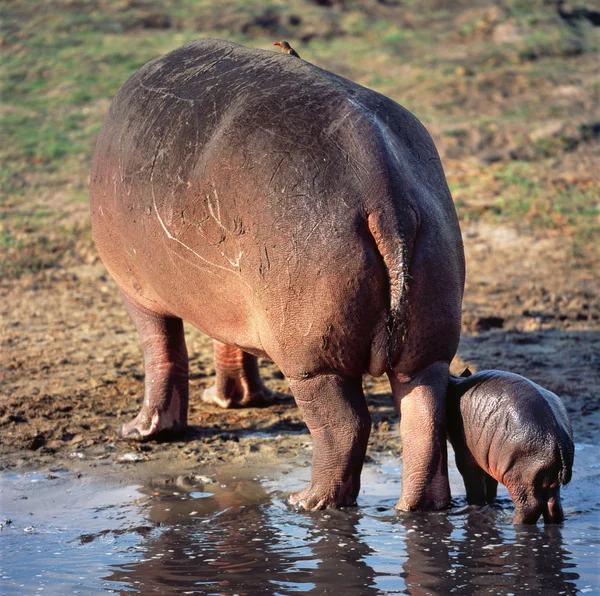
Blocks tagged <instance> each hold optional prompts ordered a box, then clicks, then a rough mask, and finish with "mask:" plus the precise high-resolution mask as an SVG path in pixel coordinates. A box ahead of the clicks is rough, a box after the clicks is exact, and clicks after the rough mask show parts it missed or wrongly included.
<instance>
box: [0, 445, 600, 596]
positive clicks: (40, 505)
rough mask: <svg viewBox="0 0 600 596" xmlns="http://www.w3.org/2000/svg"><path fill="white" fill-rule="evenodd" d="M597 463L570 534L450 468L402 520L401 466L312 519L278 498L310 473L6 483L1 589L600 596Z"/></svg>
mask: <svg viewBox="0 0 600 596" xmlns="http://www.w3.org/2000/svg"><path fill="white" fill-rule="evenodd" d="M599 456H600V447H599V446H597V445H578V446H577V454H576V464H575V471H574V474H573V481H572V483H571V485H570V486H569V487H567V489H566V490H565V491H564V502H565V509H566V514H567V515H568V519H567V521H566V522H565V524H564V525H562V526H547V527H544V526H543V525H542V524H541V523H540V524H539V525H538V526H537V527H531V528H523V527H522V528H519V529H515V528H514V527H513V526H512V525H511V523H510V520H511V517H512V512H513V510H512V505H511V503H510V500H509V499H508V496H507V494H506V492H505V491H501V492H500V498H499V503H498V505H497V506H494V507H487V508H472V507H468V506H466V504H465V500H464V489H463V488H462V486H461V482H460V478H459V476H458V473H457V472H456V470H455V469H452V470H451V483H452V491H453V495H455V498H454V500H453V507H452V508H451V509H450V510H449V511H446V512H441V513H428V514H396V513H394V512H393V511H392V510H391V507H392V506H393V505H394V503H395V502H396V500H397V497H398V493H399V489H400V485H399V478H400V467H399V465H398V463H397V461H396V460H391V459H390V460H384V461H382V462H378V463H376V464H375V463H373V464H368V465H367V466H366V468H365V472H364V476H363V490H362V492H361V496H360V507H358V508H356V509H351V510H343V511H325V512H316V513H296V512H293V511H290V510H289V509H288V507H287V506H286V505H285V502H284V498H285V495H286V494H287V491H288V490H290V489H295V488H300V487H301V486H303V484H304V483H305V482H306V480H307V479H308V477H309V474H310V471H309V468H308V467H305V466H304V465H302V464H300V465H295V466H292V465H291V464H287V465H285V466H279V467H277V468H268V469H266V468H262V469H260V470H252V469H239V468H237V469H233V468H229V469H225V468H220V469H218V470H213V471H206V470H202V472H201V474H202V475H199V474H200V472H198V470H195V471H194V472H191V473H190V472H189V471H188V473H187V474H184V475H181V474H180V475H175V474H172V475H171V474H168V473H165V472H168V471H165V470H162V473H161V474H159V473H158V472H157V471H152V473H151V477H148V478H146V479H143V480H136V481H134V480H130V481H127V477H128V476H129V478H134V476H133V471H134V470H135V472H136V476H135V477H136V478H138V479H139V478H140V476H139V470H140V467H135V468H134V467H133V466H140V464H130V466H125V467H122V468H120V470H121V474H120V475H119V476H114V475H113V476H111V475H110V474H108V475H107V474H102V473H98V474H90V473H87V474H84V475H82V476H80V477H77V475H76V474H72V473H60V472H54V473H52V474H51V475H50V477H48V475H47V473H44V474H41V473H37V474H36V473H28V474H14V473H13V474H11V473H4V474H3V475H2V476H1V477H0V480H1V493H0V499H1V501H0V503H1V511H2V514H1V516H0V518H1V519H3V520H4V521H3V522H2V530H1V532H0V548H1V549H2V557H1V559H0V593H2V594H4V595H8V594H18V595H25V594H96V593H104V592H108V593H123V594H130V593H131V594H151V593H158V594H175V593H177V594H218V595H233V594H239V595H242V594H273V595H275V594H293V593H306V592H308V593H314V594H361V595H363V594H364V595H371V594H373V595H374V594H398V593H410V594H515V595H516V594H544V595H546V594H574V593H590V594H598V593H600V576H599V574H600V572H599V565H600V491H599V486H600V463H599V462H600V457H599ZM144 465H146V464H144ZM112 467H114V466H112ZM128 471H129V472H128ZM53 476H54V477H53ZM124 478H125V480H124ZM142 478H143V477H142ZM9 520H10V521H9Z"/></svg>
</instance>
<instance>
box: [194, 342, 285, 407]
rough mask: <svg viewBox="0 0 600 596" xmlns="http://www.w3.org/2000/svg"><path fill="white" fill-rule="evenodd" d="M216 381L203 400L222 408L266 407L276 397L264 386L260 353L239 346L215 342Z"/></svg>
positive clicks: (203, 396) (205, 393) (207, 390)
mask: <svg viewBox="0 0 600 596" xmlns="http://www.w3.org/2000/svg"><path fill="white" fill-rule="evenodd" d="M213 349H214V358H215V375H216V380H215V384H214V385H213V386H212V387H210V388H209V389H206V390H205V391H204V394H203V395H202V400H203V401H204V402H206V403H210V404H213V405H216V406H219V407H221V408H243V407H249V406H262V405H266V404H268V403H269V402H270V401H271V400H272V399H273V392H272V391H271V390H270V389H267V387H265V386H264V385H263V382H262V380H261V378H260V375H259V372H258V363H257V361H256V356H253V355H252V354H248V353H247V352H244V351H243V350H240V349H239V348H234V347H233V346H228V345H226V344H223V343H221V342H220V341H216V340H214V341H213Z"/></svg>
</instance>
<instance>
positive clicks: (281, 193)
mask: <svg viewBox="0 0 600 596" xmlns="http://www.w3.org/2000/svg"><path fill="white" fill-rule="evenodd" d="M90 192H91V212H92V227H93V233H94V239H95V241H96V245H97V248H98V251H99V253H100V255H101V257H102V260H103V261H104V263H105V265H106V267H107V269H108V270H109V272H110V274H111V275H112V276H113V278H114V279H115V281H116V283H117V284H118V286H119V288H120V290H121V293H122V295H123V298H124V301H125V304H126V307H127V309H128V311H129V313H130V315H131V317H132V319H133V320H134V322H135V324H136V326H137V328H138V331H139V333H140V336H141V339H142V343H143V346H144V360H145V370H146V389H145V395H144V401H143V404H142V408H141V410H140V413H139V414H138V416H137V417H136V418H135V419H134V420H132V421H131V422H128V423H126V424H124V425H123V427H122V429H121V433H122V435H123V436H125V437H127V438H134V439H136V438H137V439H144V438H147V437H153V436H156V435H157V434H158V433H164V432H181V431H182V430H183V429H184V428H185V426H186V424H187V408H188V357H187V351H186V346H185V340H184V335H183V326H182V320H186V321H188V322H190V323H191V324H193V325H194V326H195V327H197V328H198V329H199V330H201V331H202V332H204V333H206V334H207V335H209V336H211V337H212V338H214V339H215V340H216V341H215V352H216V358H215V368H216V372H217V383H216V385H215V387H213V388H212V389H211V390H209V391H208V392H207V393H206V394H205V396H204V399H205V400H207V401H209V402H211V403H214V404H217V405H220V406H222V407H241V406H248V405H254V404H256V403H259V402H262V401H264V399H265V398H268V391H267V390H266V389H265V387H264V385H263V384H262V381H261V380H260V377H259V376H258V369H257V366H256V356H263V357H267V358H269V359H271V360H273V361H274V362H275V363H276V364H277V365H278V366H279V367H280V368H281V370H282V371H283V373H284V374H285V375H286V377H287V378H288V379H289V382H290V387H291V389H292V391H293V393H294V396H295V398H296V401H297V403H298V405H299V407H300V409H301V410H302V413H303V415H304V418H305V421H306V423H307V425H308V427H309V429H310V431H311V434H312V437H313V443H314V457H313V469H312V481H311V485H310V486H309V487H308V488H307V489H306V490H304V491H300V492H299V493H297V494H295V495H292V497H291V502H292V503H294V504H296V505H298V506H300V507H303V508H305V509H318V508H321V507H338V506H343V505H350V504H353V503H354V502H355V500H356V496H357V495H358V491H359V487H360V472H361V468H362V464H363V460H364V455H365V450H366V446H367V441H368V436H369V432H370V426H371V422H370V417H369V412H368V408H367V405H366V402H365V397H364V395H363V391H362V384H361V378H362V375H363V374H364V373H365V372H367V371H368V372H370V373H371V374H373V375H382V374H384V373H385V374H387V375H388V376H389V378H390V382H391V384H392V388H393V393H394V397H395V400H396V402H397V403H398V405H399V407H400V409H401V412H402V423H401V434H402V438H403V443H404V466H403V469H404V472H403V489H402V497H401V499H400V501H399V503H398V507H399V508H402V509H418V508H441V507H445V506H447V504H448V501H449V497H450V493H449V486H448V478H447V461H446V458H447V452H446V439H445V437H446V429H445V405H444V402H445V394H446V388H447V384H448V378H449V363H450V361H451V360H452V357H453V356H454V354H455V352H456V349H457V346H458V340H459V333H460V319H461V301H462V292H463V286H464V256H463V247H462V239H461V235H460V230H459V226H458V221H457V217H456V212H455V209H454V205H453V203H452V198H451V196H450V193H449V191H448V187H447V185H446V181H445V177H444V173H443V170H442V166H441V163H440V159H439V156H438V154H437V151H436V149H435V146H434V144H433V142H432V140H431V138H430V137H429V135H428V134H427V132H426V131H425V129H424V128H423V126H422V125H421V124H420V123H419V122H418V120H417V119H416V118H415V117H414V116H413V115H412V114H410V113H409V112H407V111H406V110H405V109H404V108H402V107H401V106H399V105H398V104H396V103H394V102H393V101H391V100H390V99H388V98H386V97H384V96H382V95H379V94H378V93H375V92H373V91H370V90H368V89H365V88H363V87H361V86H359V85H356V84H355V83H352V82H351V81H348V80H346V79H343V78H341V77H338V76H336V75H334V74H332V73H329V72H327V71H324V70H321V69H319V68H317V67H315V66H313V65H311V64H309V63H307V62H305V61H303V60H299V59H298V58H295V57H294V56H289V55H285V54H278V53H277V54H276V53H273V52H266V51H261V50H253V49H248V48H244V47H242V46H238V45H236V44H232V43H228V42H224V41H219V40H208V39H206V40H199V41H195V42H192V43H190V44H187V45H186V46H183V47H182V48H179V49H178V50H175V51H173V52H171V53H169V54H167V55H166V56H163V57H161V58H158V59H156V60H154V61H152V62H150V63H149V64H147V65H146V66H144V67H143V68H142V69H140V70H139V71H138V72H137V73H136V74H134V75H133V76H132V77H131V78H130V79H129V80H128V81H127V82H126V83H125V84H124V85H123V87H122V88H121V89H120V90H119V92H118V93H117V95H116V97H115V98H114V100H113V102H112V104H111V107H110V110H109V113H108V115H107V117H106V120H105V122H104V125H103V128H102V131H101V133H100V136H99V138H98V142H97V146H96V152H95V155H94V160H93V167H92V174H91V185H90Z"/></svg>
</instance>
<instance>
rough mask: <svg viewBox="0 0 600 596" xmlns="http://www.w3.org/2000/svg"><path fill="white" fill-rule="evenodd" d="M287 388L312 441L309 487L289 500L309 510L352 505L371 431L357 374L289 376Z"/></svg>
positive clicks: (354, 501) (356, 492)
mask: <svg viewBox="0 0 600 596" xmlns="http://www.w3.org/2000/svg"><path fill="white" fill-rule="evenodd" d="M290 388H291V390H292V393H293V394H294V397H295V399H296V403H297V404H298V407H299V408H300V411H301V412H302V415H303V417H304V421H305V422H306V425H307V426H308V429H309V430H310V434H311V436H312V439H313V460H312V470H311V483H310V486H308V487H307V488H305V489H304V490H301V491H299V492H297V493H294V494H292V495H291V496H290V499H289V501H290V504H292V505H297V506H299V507H301V508H302V509H305V510H307V511H313V510H316V509H324V508H326V507H344V506H350V505H354V504H355V503H356V497H357V496H358V493H359V490H360V473H361V471H362V466H363V462H364V459H365V453H366V451H367V443H368V440H369V433H370V431H371V416H370V414H369V409H368V407H367V403H366V400H365V396H364V394H363V390H362V379H361V377H356V378H355V377H346V376H342V375H338V374H321V375H317V376H315V377H312V378H308V379H301V380H291V381H290Z"/></svg>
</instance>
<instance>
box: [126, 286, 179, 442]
mask: <svg viewBox="0 0 600 596" xmlns="http://www.w3.org/2000/svg"><path fill="white" fill-rule="evenodd" d="M123 300H124V302H125V306H126V308H127V312H129V315H130V316H131V318H132V319H133V322H134V323H135V326H136V328H137V330H138V333H139V334H140V338H141V340H142V346H143V350H144V369H145V390H144V401H143V403H142V409H141V410H140V412H139V414H138V415H137V416H136V417H135V418H134V419H133V420H132V421H131V422H128V423H126V424H123V425H122V426H121V428H120V429H119V434H120V435H121V436H122V437H124V438H127V439H136V440H142V439H145V438H146V437H149V436H151V435H153V436H154V435H156V434H157V433H161V432H169V433H179V432H182V431H183V430H184V429H185V427H186V426H187V409H188V391H189V387H188V354H187V349H186V346H185V336H184V333H183V321H182V320H181V319H179V318H177V317H163V316H158V315H155V314H153V313H151V312H150V311H148V310H146V309H143V308H141V307H139V306H138V305H136V304H135V303H134V302H133V301H132V300H130V299H129V298H128V297H127V296H125V295H124V294H123Z"/></svg>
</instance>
